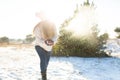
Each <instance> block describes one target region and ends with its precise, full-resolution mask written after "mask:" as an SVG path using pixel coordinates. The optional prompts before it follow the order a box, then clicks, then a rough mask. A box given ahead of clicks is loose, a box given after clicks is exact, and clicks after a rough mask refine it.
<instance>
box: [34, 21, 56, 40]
mask: <svg viewBox="0 0 120 80" xmlns="http://www.w3.org/2000/svg"><path fill="white" fill-rule="evenodd" d="M36 27H38V29H39V30H40V34H41V36H42V38H43V39H52V38H53V37H55V36H56V34H57V30H56V26H55V24H54V23H52V22H50V21H47V20H44V21H41V22H39V23H38V24H37V25H36V26H35V28H36ZM35 28H34V30H35ZM34 30H33V31H34Z"/></svg>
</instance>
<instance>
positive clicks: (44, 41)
mask: <svg viewBox="0 0 120 80" xmlns="http://www.w3.org/2000/svg"><path fill="white" fill-rule="evenodd" d="M33 33H34V35H35V49H36V51H37V53H38V55H39V58H40V69H41V75H42V80H47V67H48V64H49V60H50V55H51V52H52V46H53V45H54V44H55V41H56V40H57V30H56V26H55V25H54V24H53V23H52V22H50V21H48V20H44V21H41V22H39V23H38V24H37V25H36V26H35V28H34V30H33Z"/></svg>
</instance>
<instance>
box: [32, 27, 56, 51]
mask: <svg viewBox="0 0 120 80" xmlns="http://www.w3.org/2000/svg"><path fill="white" fill-rule="evenodd" d="M41 26H42V25H41ZM33 33H34V36H35V45H39V46H40V47H42V48H43V49H45V50H46V51H51V50H52V46H47V45H46V44H45V42H44V41H45V39H44V38H43V36H42V33H41V30H40V28H39V26H36V27H35V28H34V31H33ZM52 40H53V41H54V44H55V42H56V41H57V33H56V35H55V36H54V37H53V38H52Z"/></svg>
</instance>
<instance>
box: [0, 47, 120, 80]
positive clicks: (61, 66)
mask: <svg viewBox="0 0 120 80" xmlns="http://www.w3.org/2000/svg"><path fill="white" fill-rule="evenodd" d="M39 78H41V76H40V70H39V57H38V55H37V53H36V51H35V50H34V48H22V49H17V48H15V47H0V80H38V79H39ZM48 79H49V80H120V58H117V57H111V58H80V57H51V60H50V63H49V66H48Z"/></svg>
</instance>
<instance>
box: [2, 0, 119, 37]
mask: <svg viewBox="0 0 120 80" xmlns="http://www.w3.org/2000/svg"><path fill="white" fill-rule="evenodd" d="M83 1H84V0H0V37H2V36H7V37H9V38H16V39H17V38H25V36H26V35H28V34H31V33H32V30H33V28H34V26H35V25H36V23H37V22H38V21H40V19H39V18H38V17H36V16H35V14H36V13H37V12H43V13H45V15H46V16H47V17H48V18H49V19H51V20H52V21H54V22H55V23H56V25H60V24H61V23H62V22H63V20H64V19H67V18H68V17H69V16H71V15H72V14H73V11H74V9H75V7H76V3H79V4H81V3H82V2H83ZM91 1H93V0H90V2H91ZM94 4H95V5H96V6H97V8H96V10H97V13H98V24H99V26H100V28H101V29H102V30H103V31H107V32H109V33H110V32H111V34H113V31H114V30H113V29H114V28H115V27H117V26H120V22H119V21H120V16H119V14H120V10H119V8H120V5H119V4H120V0H94Z"/></svg>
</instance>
